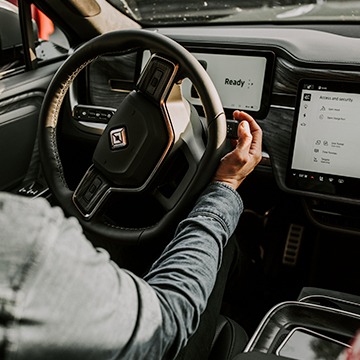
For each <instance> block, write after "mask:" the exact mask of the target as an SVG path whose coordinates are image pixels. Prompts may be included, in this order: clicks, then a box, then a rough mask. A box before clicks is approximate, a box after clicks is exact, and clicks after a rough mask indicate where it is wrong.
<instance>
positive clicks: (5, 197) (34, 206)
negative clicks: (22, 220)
mask: <svg viewBox="0 0 360 360" xmlns="http://www.w3.org/2000/svg"><path fill="white" fill-rule="evenodd" d="M50 209H51V206H50V204H49V203H48V202H47V201H46V199H43V198H36V199H34V198H28V197H25V196H20V195H15V194H11V193H7V192H0V211H1V212H3V213H7V214H10V213H12V214H14V215H16V214H18V215H20V214H27V213H28V214H32V215H36V214H38V215H40V216H43V215H44V214H46V213H48V212H49V211H50Z"/></svg>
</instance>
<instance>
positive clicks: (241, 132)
mask: <svg viewBox="0 0 360 360" xmlns="http://www.w3.org/2000/svg"><path fill="white" fill-rule="evenodd" d="M251 142H252V134H251V131H250V125H249V123H248V122H247V121H246V120H243V121H242V122H241V123H240V124H239V126H238V144H237V146H238V147H241V148H243V147H244V148H250V145H251Z"/></svg>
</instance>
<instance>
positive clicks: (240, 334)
mask: <svg viewBox="0 0 360 360" xmlns="http://www.w3.org/2000/svg"><path fill="white" fill-rule="evenodd" d="M247 342H248V335H247V333H246V332H245V330H244V329H243V328H242V327H241V326H240V325H239V324H238V323H237V322H235V321H234V320H232V319H230V318H229V317H227V316H224V315H220V316H219V320H218V323H217V327H216V332H215V336H214V340H213V343H212V346H211V352H210V356H209V360H231V359H233V358H234V357H235V356H236V355H237V354H239V353H241V352H242V351H243V350H244V348H245V346H246V344H247Z"/></svg>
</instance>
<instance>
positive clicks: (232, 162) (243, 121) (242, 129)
mask: <svg viewBox="0 0 360 360" xmlns="http://www.w3.org/2000/svg"><path fill="white" fill-rule="evenodd" d="M233 116H234V119H235V120H239V121H240V124H239V127H238V139H237V140H235V141H234V146H235V148H234V150H232V151H231V152H229V153H228V154H226V155H225V156H224V157H223V158H222V159H221V161H220V164H219V166H218V168H217V170H216V173H215V176H214V179H213V180H214V181H221V182H224V183H226V184H228V185H230V186H231V187H232V188H234V189H235V190H236V189H237V188H238V187H239V185H240V184H241V183H242V182H243V181H244V179H245V178H246V177H247V176H248V175H249V174H250V173H251V172H252V171H253V170H254V168H255V166H256V165H257V164H258V163H259V162H260V160H261V146H262V131H261V128H260V126H259V125H258V124H257V123H256V121H255V120H254V119H253V118H252V117H251V116H250V115H249V114H247V113H245V112H243V111H239V110H235V111H234V113H233Z"/></svg>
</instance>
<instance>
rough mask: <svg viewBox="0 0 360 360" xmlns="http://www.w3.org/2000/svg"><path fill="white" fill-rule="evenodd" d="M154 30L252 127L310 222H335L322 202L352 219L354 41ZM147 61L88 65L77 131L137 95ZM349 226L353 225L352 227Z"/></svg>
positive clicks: (356, 124)
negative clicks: (193, 61)
mask: <svg viewBox="0 0 360 360" xmlns="http://www.w3.org/2000/svg"><path fill="white" fill-rule="evenodd" d="M150 30H151V31H159V32H161V33H162V34H164V35H167V36H169V37H171V38H173V39H174V40H176V41H178V42H179V43H181V44H182V45H183V46H184V47H186V48H187V49H188V50H189V51H190V52H192V53H193V55H194V56H195V57H196V58H197V59H198V60H199V61H200V63H201V64H202V65H203V66H204V68H205V69H206V70H207V71H208V73H209V75H210V77H211V78H212V80H213V82H214V84H215V86H216V87H217V89H218V92H219V95H220V98H221V100H222V102H223V106H224V109H225V112H226V115H227V118H228V119H231V118H232V116H231V114H232V111H233V110H234V109H237V108H238V109H242V110H245V111H247V112H249V113H250V114H252V115H253V116H254V117H255V119H257V120H258V122H259V124H260V126H261V127H262V130H263V143H264V154H265V157H266V158H267V157H268V158H269V159H270V161H269V162H266V164H265V165H267V166H269V167H271V171H272V173H273V176H274V178H275V180H276V183H277V185H278V187H279V188H280V189H281V190H282V191H285V192H287V193H290V194H293V195H298V196H301V197H303V198H305V199H307V205H308V210H309V212H310V213H311V215H312V216H314V217H315V221H318V222H321V224H322V225H323V226H330V225H331V224H333V218H332V216H330V217H329V218H326V217H324V213H325V211H324V210H323V209H322V204H324V202H326V208H327V209H329V204H333V208H334V209H336V211H334V213H335V215H337V214H338V213H339V212H341V215H342V217H344V216H343V215H345V213H348V214H354V209H356V211H355V212H358V210H357V206H358V205H359V204H360V190H359V189H360V163H359V162H358V161H357V160H356V159H357V154H359V153H360V142H359V141H358V135H357V134H359V130H360V118H359V116H358V111H357V109H359V108H360V39H359V38H357V37H352V36H348V35H347V34H346V33H345V34H343V35H341V34H336V33H335V31H333V30H332V31H333V32H329V31H326V32H325V31H321V30H319V29H305V28H304V29H302V28H291V27H289V28H288V29H284V28H281V29H279V28H276V27H263V28H261V27H247V28H246V27H245V28H244V27H231V28H230V27H229V28H227V27H186V28H160V29H150ZM345 30H346V29H345ZM148 56H149V55H148V54H146V53H142V52H139V53H138V52H136V53H129V54H125V55H124V54H122V55H111V56H110V55H109V56H103V57H101V58H100V59H99V60H97V61H96V62H94V63H93V64H92V65H91V66H90V67H89V69H88V71H87V74H86V75H85V76H83V79H82V80H80V81H86V82H87V83H88V86H87V88H88V89H89V91H88V93H86V94H82V95H80V94H79V93H77V92H76V91H73V93H74V94H76V96H73V103H72V106H73V109H75V111H73V113H74V117H75V119H76V120H77V121H78V122H79V123H80V126H86V127H88V128H90V127H91V126H93V125H94V124H95V123H98V122H97V121H95V120H99V119H101V121H100V122H103V123H104V124H105V123H106V121H107V118H108V117H110V116H111V115H112V113H113V112H114V111H115V110H116V108H117V106H118V104H119V102H121V101H122V99H123V98H124V97H125V96H126V95H127V94H128V93H129V92H130V91H131V90H133V89H134V88H135V84H136V81H137V79H138V76H139V74H140V71H141V68H142V66H144V64H145V62H146V59H147V58H148ZM183 94H184V96H185V97H186V98H187V99H188V100H189V101H190V102H191V103H192V104H193V105H194V106H198V105H199V99H198V97H197V94H196V91H195V89H194V88H193V87H192V85H191V84H189V83H186V82H184V85H183ZM92 121H93V122H94V124H92V125H91V123H92ZM89 124H90V125H91V126H90V125H89ZM96 126H98V128H99V125H96ZM96 126H95V127H96ZM100 128H101V126H100ZM100 131H101V130H100ZM340 205H341V206H342V209H343V210H341V211H340V210H339V208H340V207H341V206H340ZM330 207H331V206H330ZM326 213H329V211H328V210H326ZM330 213H331V211H330ZM319 214H320V215H319ZM345 217H346V216H345ZM347 221H348V220H347ZM355 223H356V221H354V224H355ZM354 224H352V225H351V226H350V228H352V229H353V228H355V227H357V226H358V225H356V224H355V225H354ZM339 226H340V227H341V226H342V225H341V224H340V225H339ZM356 230H360V229H356Z"/></svg>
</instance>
